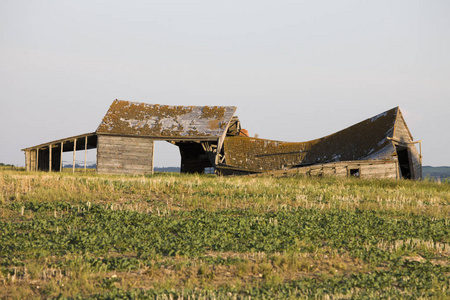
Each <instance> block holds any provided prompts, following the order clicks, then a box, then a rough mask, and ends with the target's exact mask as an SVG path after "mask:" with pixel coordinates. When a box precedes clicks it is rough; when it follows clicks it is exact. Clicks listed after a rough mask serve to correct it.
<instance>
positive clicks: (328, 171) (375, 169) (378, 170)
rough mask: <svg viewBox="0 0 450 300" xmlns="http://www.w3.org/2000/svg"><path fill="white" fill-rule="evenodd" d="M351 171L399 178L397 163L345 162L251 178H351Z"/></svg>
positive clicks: (371, 175) (270, 173) (375, 176)
mask: <svg viewBox="0 0 450 300" xmlns="http://www.w3.org/2000/svg"><path fill="white" fill-rule="evenodd" d="M351 169H359V178H363V179H369V178H392V179H396V178H397V162H396V161H395V160H392V161H343V162H337V163H328V164H321V165H313V166H308V167H302V168H293V169H287V170H279V171H273V172H267V173H260V174H255V175H250V176H264V175H265V174H266V175H272V176H274V177H284V176H292V175H311V176H338V177H347V176H350V170H351Z"/></svg>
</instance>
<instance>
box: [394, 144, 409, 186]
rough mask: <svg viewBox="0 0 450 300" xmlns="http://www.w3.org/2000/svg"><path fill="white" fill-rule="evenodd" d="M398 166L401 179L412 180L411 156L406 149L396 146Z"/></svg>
mask: <svg viewBox="0 0 450 300" xmlns="http://www.w3.org/2000/svg"><path fill="white" fill-rule="evenodd" d="M395 148H396V151H397V158H398V166H399V169H400V176H401V178H403V179H411V178H412V165H411V155H410V153H409V149H408V147H402V146H396V147H395Z"/></svg>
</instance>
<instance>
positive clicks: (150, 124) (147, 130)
mask: <svg viewBox="0 0 450 300" xmlns="http://www.w3.org/2000/svg"><path fill="white" fill-rule="evenodd" d="M235 111H236V107H233V106H169V105H159V104H147V103H139V102H130V101H123V100H115V101H114V102H113V103H112V104H111V106H110V108H109V110H108V112H107V113H106V115H105V116H104V118H103V120H102V122H101V124H100V126H99V127H98V129H97V131H96V133H98V134H113V135H132V136H133V135H135V136H147V137H155V138H193V137H200V138H201V137H217V138H218V137H220V136H222V135H223V134H224V132H225V130H227V127H228V124H229V122H230V120H231V118H232V117H233V115H234V113H235Z"/></svg>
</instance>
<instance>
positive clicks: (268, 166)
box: [22, 100, 422, 179]
mask: <svg viewBox="0 0 450 300" xmlns="http://www.w3.org/2000/svg"><path fill="white" fill-rule="evenodd" d="M235 111H236V108H235V107H231V106H213V107H212V106H168V105H154V104H146V103H137V102H129V101H122V100H115V101H114V102H113V103H112V105H111V106H110V108H109V110H108V112H107V113H106V115H105V116H104V118H103V120H102V122H101V123H100V125H99V127H98V128H97V130H96V131H95V132H92V133H87V134H82V135H78V136H74V137H69V138H65V139H60V140H56V141H52V142H48V143H44V144H40V145H37V146H33V147H28V148H25V149H22V150H23V151H24V152H25V163H26V168H27V170H29V171H38V170H39V171H61V170H62V168H63V161H62V155H63V152H69V151H72V152H73V155H74V159H73V169H75V152H76V151H78V150H85V161H86V151H87V150H88V149H94V148H97V164H96V167H97V172H98V173H110V174H149V173H150V174H151V173H153V161H154V144H155V141H157V140H163V141H167V142H170V143H172V144H174V145H176V146H178V147H179V150H180V156H181V172H183V173H205V172H206V173H210V172H211V173H216V174H219V175H243V174H261V173H267V172H270V173H271V174H273V175H274V176H284V175H287V174H308V175H318V176H322V175H335V176H356V177H361V178H405V179H419V178H421V177H422V155H421V141H417V142H416V141H414V140H413V137H412V135H411V133H410V131H409V129H408V126H407V125H406V122H405V120H404V118H403V115H402V113H401V111H400V109H399V108H398V107H396V108H393V109H391V110H388V111H386V112H384V113H381V114H379V115H377V116H375V117H373V118H370V119H367V120H364V121H362V122H360V123H358V124H355V125H353V126H351V127H349V128H346V129H344V130H341V131H339V132H336V133H334V134H331V135H329V136H326V137H323V138H320V139H316V140H312V141H308V142H284V141H274V140H266V139H259V138H252V137H249V136H248V133H247V131H246V130H245V129H242V128H241V124H240V121H239V118H238V117H236V116H234V113H235ZM417 144H418V145H419V150H418V149H417V148H416V145H417Z"/></svg>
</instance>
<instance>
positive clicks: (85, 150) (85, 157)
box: [84, 136, 88, 172]
mask: <svg viewBox="0 0 450 300" xmlns="http://www.w3.org/2000/svg"><path fill="white" fill-rule="evenodd" d="M87 139H88V138H87V136H86V137H84V172H86V159H87V142H88V141H87Z"/></svg>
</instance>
